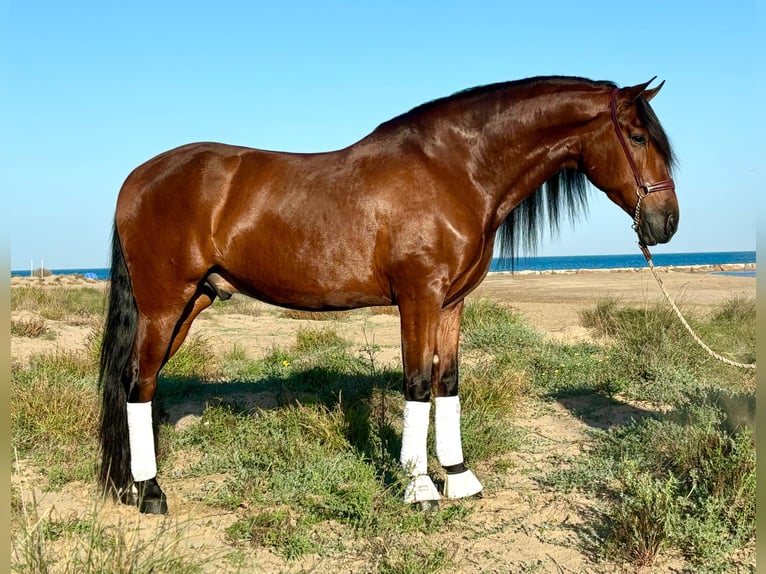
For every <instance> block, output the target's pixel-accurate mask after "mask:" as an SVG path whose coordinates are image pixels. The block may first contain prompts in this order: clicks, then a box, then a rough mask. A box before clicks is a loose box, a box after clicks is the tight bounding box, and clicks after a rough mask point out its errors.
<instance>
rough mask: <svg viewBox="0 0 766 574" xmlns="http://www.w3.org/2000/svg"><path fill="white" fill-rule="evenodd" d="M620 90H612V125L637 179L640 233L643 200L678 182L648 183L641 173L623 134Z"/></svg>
mask: <svg viewBox="0 0 766 574" xmlns="http://www.w3.org/2000/svg"><path fill="white" fill-rule="evenodd" d="M619 91H620V89H619V88H615V89H614V90H612V99H611V102H610V104H609V107H610V109H611V112H612V125H613V126H614V131H615V133H617V140H618V141H619V142H620V146H621V147H622V151H623V152H625V157H626V158H628V165H629V166H630V170H631V171H632V172H633V178H634V179H635V180H636V196H638V201H637V202H636V209H635V211H634V212H633V230H634V231H635V232H636V233H638V223H639V220H640V219H641V200H643V199H644V198H645V197H646V196H647V195H649V194H650V193H654V192H657V191H673V192H675V189H676V184H675V183H674V182H673V179H672V178H670V179H664V180H662V181H658V182H657V183H647V182H645V181H644V178H642V177H641V174H640V173H639V172H638V167H637V166H636V162H635V160H634V159H633V154H631V153H630V148H629V147H628V142H627V141H625V136H624V135H623V134H622V130H621V129H620V122H619V120H618V118H617V94H618V93H619ZM639 245H641V246H642V248H643V247H645V246H644V245H643V243H642V242H641V241H639Z"/></svg>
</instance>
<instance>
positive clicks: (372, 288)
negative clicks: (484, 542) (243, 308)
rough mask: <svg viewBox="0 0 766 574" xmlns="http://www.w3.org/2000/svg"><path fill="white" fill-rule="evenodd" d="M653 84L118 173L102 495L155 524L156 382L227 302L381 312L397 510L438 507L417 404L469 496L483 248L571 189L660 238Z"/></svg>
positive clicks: (662, 174)
mask: <svg viewBox="0 0 766 574" xmlns="http://www.w3.org/2000/svg"><path fill="white" fill-rule="evenodd" d="M653 79H654V78H653ZM653 79H652V80H653ZM652 80H650V81H649V82H646V83H643V84H639V85H635V86H630V87H624V88H618V87H617V86H616V85H615V84H614V83H611V82H597V81H592V80H588V79H585V78H574V77H536V78H528V79H524V80H520V81H513V82H503V83H497V84H492V85H487V86H482V87H477V88H472V89H468V90H465V91H462V92H458V93H456V94H453V95H452V96H449V97H446V98H442V99H437V100H434V101H431V102H428V103H426V104H423V105H421V106H418V107H416V108H414V109H412V110H410V111H409V112H406V113H404V114H402V115H400V116H398V117H395V118H393V119H391V120H389V121H387V122H385V123H383V124H381V125H380V126H378V127H377V128H376V129H375V130H374V131H373V132H372V133H370V134H369V135H367V136H366V137H364V138H363V139H361V140H360V141H358V142H357V143H354V144H353V145H350V146H349V147H346V148H344V149H340V150H337V151H332V152H327V153H308V154H298V153H283V152H275V151H263V150H258V149H251V148H246V147H236V146H232V145H225V144H221V143H194V144H189V145H185V146H182V147H179V148H176V149H173V150H170V151H167V152H164V153H162V154H160V155H158V156H156V157H154V158H153V159H150V160H149V161H147V162H146V163H144V164H143V165H141V166H139V167H137V168H136V169H135V170H134V171H133V172H132V173H131V174H130V175H129V176H128V178H127V179H126V181H125V183H124V184H123V186H122V188H121V190H120V193H119V196H118V199H117V206H116V212H115V218H114V229H113V237H112V263H111V288H110V295H109V303H108V311H107V318H106V325H105V332H104V339H103V344H102V350H101V357H100V375H99V383H100V388H101V394H102V409H101V420H100V450H101V466H100V473H99V480H100V483H101V485H102V487H103V488H104V489H105V492H106V491H109V492H111V493H112V494H113V495H114V496H115V497H117V498H119V500H121V501H122V502H123V503H126V504H130V505H136V506H137V507H138V508H139V510H140V511H141V512H145V513H153V514H163V513H166V512H167V501H166V497H165V494H164V492H163V491H162V489H161V488H160V485H159V483H158V482H157V467H156V459H155V442H156V437H155V436H154V432H153V426H152V406H151V405H152V400H153V398H154V397H155V392H156V390H157V376H158V373H159V371H160V369H161V368H162V366H163V365H164V364H165V363H166V362H167V361H168V359H170V357H172V356H173V354H174V353H175V352H176V351H177V350H178V348H179V346H180V345H181V344H182V342H183V341H184V338H185V337H186V335H187V333H188V332H189V328H190V326H191V324H192V321H194V319H195V317H197V315H199V313H200V312H201V311H202V310H203V309H205V308H206V307H209V306H210V305H211V304H212V303H213V300H214V299H215V298H216V297H219V298H221V299H226V298H228V297H230V296H231V294H233V293H241V294H244V295H248V296H250V297H254V298H256V299H259V300H261V301H265V302H267V303H271V304H274V305H280V306H283V307H288V308H291V309H300V310H310V311H323V310H344V309H352V308H357V307H364V306H376V305H396V306H398V309H399V313H400V318H401V341H402V343H401V349H402V362H403V374H404V382H403V389H404V398H405V408H404V420H403V432H402V447H401V457H400V461H401V464H402V466H403V469H404V471H405V473H406V476H407V477H408V479H409V481H410V482H409V484H408V486H407V488H406V489H405V495H404V500H405V503H420V504H422V505H433V504H438V503H435V501H437V500H439V498H440V494H439V492H438V491H437V489H436V487H435V485H434V483H433V482H432V480H431V478H430V477H429V476H428V474H427V471H426V451H427V434H428V426H429V422H430V413H431V398H432V397H433V398H434V401H433V403H434V425H435V442H436V445H435V449H436V455H437V458H438V460H439V463H440V464H441V465H442V466H443V468H444V470H445V472H446V480H445V486H444V491H443V494H444V496H446V497H448V498H460V497H466V496H471V495H474V494H477V493H478V492H479V491H480V490H481V489H482V485H481V483H480V482H479V480H478V479H477V478H476V476H475V475H474V474H473V473H472V472H471V471H470V470H469V469H468V468H467V467H466V465H465V464H464V460H463V454H462V446H461V435H460V399H459V395H458V342H459V337H460V321H461V316H462V311H463V301H464V299H465V297H466V295H468V294H469V293H470V292H471V291H472V290H473V289H475V288H476V287H477V286H478V285H479V284H480V283H481V281H482V280H483V279H484V277H485V276H486V274H487V272H488V270H489V267H490V262H491V260H492V257H493V254H494V252H495V241H496V238H498V239H499V241H498V248H499V253H500V254H501V255H502V256H511V257H512V256H513V255H514V254H516V253H517V249H518V248H519V246H520V245H522V244H524V243H525V242H526V243H532V244H533V243H534V241H535V239H534V238H535V237H536V236H537V234H538V232H539V229H540V228H541V226H542V221H543V219H547V220H548V222H549V224H550V225H552V226H554V227H555V226H556V225H557V224H558V221H559V220H560V218H561V216H562V212H564V214H569V215H577V214H579V213H581V212H582V211H583V210H584V208H585V207H586V206H587V202H586V199H587V196H586V192H587V188H588V185H587V184H588V182H590V183H591V184H593V185H594V186H595V187H596V188H598V189H599V190H602V191H603V192H604V193H605V194H606V196H607V197H608V198H609V199H610V200H611V201H613V202H614V203H615V204H617V205H618V206H619V207H620V208H622V210H623V211H625V212H626V213H628V214H629V215H630V216H631V217H632V218H633V220H634V229H635V230H636V232H637V234H638V239H639V243H640V244H641V245H644V246H645V245H655V244H657V243H664V242H667V241H669V240H670V238H671V237H672V236H673V234H674V233H675V231H676V228H677V225H678V202H677V199H676V194H675V186H674V184H673V180H672V179H671V176H670V174H671V170H672V167H673V162H674V159H673V153H672V149H671V146H670V143H669V141H668V138H667V136H666V134H665V131H664V130H663V128H662V126H661V125H660V123H659V121H658V119H657V116H656V115H655V113H654V111H653V110H652V108H651V107H650V105H649V101H650V100H651V99H652V98H653V97H654V96H655V95H656V94H657V92H658V91H659V90H660V88H662V85H663V84H659V85H658V86H657V87H656V88H653V89H649V88H648V86H649V84H650V83H651V81H652ZM663 83H664V82H663ZM652 182H655V183H652Z"/></svg>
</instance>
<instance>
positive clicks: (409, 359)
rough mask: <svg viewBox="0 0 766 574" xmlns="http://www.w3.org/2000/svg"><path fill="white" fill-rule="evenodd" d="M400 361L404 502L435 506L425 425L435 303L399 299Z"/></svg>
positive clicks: (428, 413) (435, 323)
mask: <svg viewBox="0 0 766 574" xmlns="http://www.w3.org/2000/svg"><path fill="white" fill-rule="evenodd" d="M399 315H400V318H401V330H402V360H403V364H404V400H405V403H404V417H403V424H402V450H401V456H400V457H399V461H400V462H401V464H402V468H403V469H404V472H405V473H406V474H407V476H408V477H409V479H410V481H409V483H408V485H407V488H406V489H405V492H404V502H405V503H408V504H419V505H420V506H421V508H423V509H426V510H427V509H433V508H435V507H438V504H439V503H438V500H439V499H440V498H441V497H440V496H439V492H438V491H437V490H436V486H435V485H434V483H433V481H432V480H431V477H429V476H428V452H427V447H428V425H429V423H430V417H431V376H432V370H433V359H434V350H435V347H436V331H437V326H438V320H439V305H438V304H434V305H428V306H426V305H423V302H422V300H419V299H418V297H415V296H413V297H402V298H401V300H400V302H399Z"/></svg>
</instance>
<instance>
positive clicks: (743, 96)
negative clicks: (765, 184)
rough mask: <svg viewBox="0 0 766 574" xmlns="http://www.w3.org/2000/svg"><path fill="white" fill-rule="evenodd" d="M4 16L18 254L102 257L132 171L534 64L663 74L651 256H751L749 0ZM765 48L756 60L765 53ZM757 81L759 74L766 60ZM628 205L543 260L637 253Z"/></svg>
mask: <svg viewBox="0 0 766 574" xmlns="http://www.w3.org/2000/svg"><path fill="white" fill-rule="evenodd" d="M1 6H2V8H0V10H2V12H1V13H0V45H1V46H2V50H1V55H0V58H1V60H0V66H1V68H0V73H1V74H2V76H1V77H2V89H0V110H1V111H0V113H1V114H2V115H1V116H0V118H1V122H2V123H0V130H1V131H2V134H3V135H2V143H0V146H1V147H2V149H1V151H2V154H1V155H2V159H0V162H1V163H0V168H1V169H2V175H1V176H0V178H1V179H0V185H2V195H3V197H4V198H8V200H9V201H10V209H9V210H8V209H7V204H6V210H7V211H6V212H5V213H3V214H2V215H1V216H0V217H2V218H4V220H5V221H4V223H3V227H4V228H5V229H7V230H8V235H9V237H10V250H11V253H10V255H11V268H13V269H27V268H29V265H30V260H31V259H34V260H35V262H36V264H39V261H40V260H41V259H44V261H45V266H46V267H48V268H54V269H55V268H75V267H106V266H108V247H107V246H108V240H109V236H110V232H111V224H112V217H113V211H114V205H115V200H116V197H117V193H118V191H119V188H120V185H121V183H122V181H123V180H124V179H125V177H126V176H127V175H128V173H129V172H130V171H131V170H132V169H133V168H134V167H136V166H137V165H139V164H140V163H142V162H144V161H145V160H147V159H149V158H150V157H152V156H153V155H155V154H157V153H159V152H162V151H164V150H166V149H169V148H171V147H174V146H177V145H180V144H184V143H188V142H192V141H204V140H213V141H221V142H226V143H233V144H239V145H247V146H252V147H258V148H266V149H279V150H286V151H326V150H331V149H336V148H340V147H344V146H346V145H348V144H350V143H352V142H354V141H356V140H358V139H360V138H361V137H363V136H364V135H366V134H367V133H369V132H370V131H371V130H372V129H373V128H375V126H377V125H378V124H379V123H381V122H382V121H385V120H386V119H388V118H390V117H392V116H394V115H397V114H399V113H401V112H404V111H406V110H408V109H410V108H411V107H413V106H415V105H417V104H420V103H422V102H425V101H427V100H431V99H433V98H436V97H440V96H445V95H448V94H451V93H453V92H455V91H457V90H461V89H463V88H467V87H471V86H476V85H480V84H486V83H491V82H497V81H503V80H512V79H518V78H524V77H528V76H534V75H542V74H564V75H579V76H586V77H590V78H593V79H601V80H612V81H614V82H617V83H618V84H619V85H630V84H636V83H639V82H642V81H646V80H648V79H649V78H651V77H652V76H655V75H657V76H659V79H664V80H666V81H667V83H666V85H665V88H664V89H663V91H662V93H661V94H660V95H659V96H657V98H656V99H655V100H654V101H653V102H652V104H653V106H654V108H655V110H656V112H657V114H658V116H659V118H660V120H661V121H662V123H663V125H664V127H665V129H666V131H667V132H668V133H669V135H670V137H671V140H672V142H673V144H674V145H675V148H676V151H677V155H678V157H679V158H680V165H679V168H678V170H677V172H676V174H675V179H676V184H677V187H678V194H679V201H680V205H681V225H680V229H679V232H678V234H677V235H676V237H675V238H674V239H673V241H672V242H671V243H670V244H668V245H666V246H661V247H657V248H656V249H655V252H657V253H662V252H665V253H674V252H691V251H729V250H754V249H755V245H756V240H755V229H756V210H755V208H754V205H755V197H756V196H757V195H758V194H761V193H762V189H761V182H762V181H763V180H764V172H763V167H764V166H763V162H764V157H765V155H764V153H763V152H764V145H763V134H762V128H763V124H762V117H763V116H762V114H760V115H755V114H754V113H753V110H754V109H757V108H761V107H762V106H763V104H764V83H763V81H762V79H761V77H758V74H757V70H758V69H761V70H762V69H763V60H762V59H761V58H760V57H758V56H757V55H756V54H757V53H758V52H760V51H762V49H763V43H762V42H761V41H760V40H759V39H758V38H757V37H756V35H757V34H759V33H760V34H763V26H762V25H761V24H762V22H763V15H762V14H758V13H757V10H759V9H760V8H756V4H755V3H754V2H739V1H737V0H734V1H732V2H703V3H700V2H698V1H694V2H692V1H689V2H669V1H667V0H662V1H646V2H638V3H635V2H589V1H587V0H585V1H579V2H573V1H571V0H566V1H552V2H546V1H541V2H510V1H492V2H468V1H466V2H450V1H446V0H439V1H432V2H415V1H408V2H403V1H402V2H398V1H397V2H361V1H360V2H350V1H349V2H335V1H331V0H322V1H319V2H317V1H310V2H309V1H305V2H302V1H301V2H296V1H290V0H280V1H278V2H277V1H273V0H269V1H262V2H245V1H241V2H227V1H225V0H221V1H220V2H210V1H209V0H208V1H205V2H196V1H193V0H184V1H183V2H177V1H168V2H158V1H152V2H145V1H143V0H138V1H136V0H134V1H131V2H120V3H116V2H78V1H76V0H75V1H69V2H58V1H56V2H53V1H49V2H27V1H21V0H18V1H10V2H5V3H3V4H2V5H1ZM757 58H758V59H757ZM760 75H761V76H762V73H760ZM635 249H636V247H635V236H634V234H633V232H632V231H631V229H630V221H629V217H628V216H626V215H625V214H624V213H622V212H621V211H620V210H619V209H618V208H617V207H616V206H615V205H614V204H612V203H611V202H610V201H609V200H608V199H607V198H606V197H605V196H604V195H603V194H601V193H600V192H598V191H596V190H594V191H593V192H592V199H591V208H590V215H589V217H588V219H587V220H585V221H581V222H579V223H578V224H577V225H576V226H575V227H574V229H573V230H572V229H570V228H569V226H567V225H565V226H564V227H563V228H562V232H561V234H560V236H559V237H558V238H552V239H546V241H545V242H544V243H543V245H542V247H541V250H540V252H539V255H578V254H584V255H590V254H612V253H632V252H635Z"/></svg>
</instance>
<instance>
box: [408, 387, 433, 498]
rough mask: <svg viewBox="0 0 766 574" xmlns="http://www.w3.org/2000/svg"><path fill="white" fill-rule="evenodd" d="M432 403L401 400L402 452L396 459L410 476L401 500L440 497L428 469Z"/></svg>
mask: <svg viewBox="0 0 766 574" xmlns="http://www.w3.org/2000/svg"><path fill="white" fill-rule="evenodd" d="M430 415H431V403H430V402H427V403H421V402H418V401H407V402H405V403H404V424H403V428H402V454H401V456H400V457H399V461H400V462H401V463H402V467H403V468H404V471H405V472H406V473H407V474H408V475H409V476H410V477H411V478H412V480H410V483H409V484H408V485H407V488H406V490H405V491H404V502H405V503H407V504H412V503H415V502H426V501H431V500H439V499H440V498H441V497H440V496H439V491H437V490H436V486H435V485H434V483H433V481H432V480H431V478H430V477H429V476H428V475H427V474H426V472H427V471H428V452H427V446H428V424H429V417H430Z"/></svg>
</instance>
